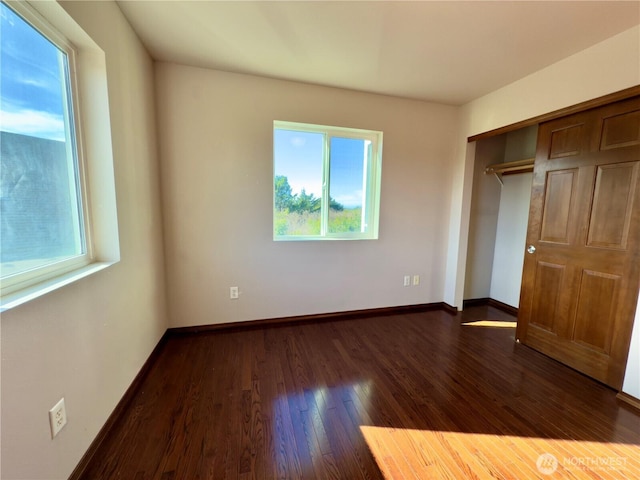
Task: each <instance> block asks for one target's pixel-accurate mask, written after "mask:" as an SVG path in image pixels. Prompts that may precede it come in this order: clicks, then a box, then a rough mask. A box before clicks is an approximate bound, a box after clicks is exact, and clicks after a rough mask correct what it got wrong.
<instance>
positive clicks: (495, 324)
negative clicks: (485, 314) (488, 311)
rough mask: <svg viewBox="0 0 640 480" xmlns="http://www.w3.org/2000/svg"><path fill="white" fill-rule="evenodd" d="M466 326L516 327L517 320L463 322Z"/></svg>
mask: <svg viewBox="0 0 640 480" xmlns="http://www.w3.org/2000/svg"><path fill="white" fill-rule="evenodd" d="M462 325H463V326H465V327H496V328H516V325H517V322H506V321H501V320H475V321H473V322H466V323H463V324H462Z"/></svg>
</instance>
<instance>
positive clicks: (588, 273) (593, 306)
mask: <svg viewBox="0 0 640 480" xmlns="http://www.w3.org/2000/svg"><path fill="white" fill-rule="evenodd" d="M619 283H620V276H618V275H609V274H608V273H602V272H594V271H592V270H584V271H583V272H582V280H581V282H580V293H579V296H578V304H577V309H576V319H575V322H574V327H573V335H572V340H573V341H576V342H581V343H582V344H584V345H585V346H587V347H591V348H593V349H596V350H599V351H601V352H603V353H606V354H608V353H610V350H611V328H612V326H613V322H604V321H603V319H607V318H611V316H612V313H613V300H614V298H616V296H617V289H618V286H619Z"/></svg>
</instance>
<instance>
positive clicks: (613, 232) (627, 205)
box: [587, 162, 638, 249]
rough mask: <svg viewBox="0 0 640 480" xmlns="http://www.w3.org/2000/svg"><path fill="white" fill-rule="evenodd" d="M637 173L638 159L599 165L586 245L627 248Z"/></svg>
mask: <svg viewBox="0 0 640 480" xmlns="http://www.w3.org/2000/svg"><path fill="white" fill-rule="evenodd" d="M637 175H638V162H630V163H622V164H619V163H614V164H610V165H600V166H599V167H598V171H597V174H596V185H595V192H594V196H593V206H592V208H591V218H590V221H589V237H588V239H587V245H588V246H590V247H606V248H620V249H624V248H626V245H627V237H628V234H629V226H630V224H631V213H632V211H633V209H632V207H633V199H634V196H635V186H636V184H637V178H636V177H637Z"/></svg>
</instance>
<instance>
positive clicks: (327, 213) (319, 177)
mask: <svg viewBox="0 0 640 480" xmlns="http://www.w3.org/2000/svg"><path fill="white" fill-rule="evenodd" d="M273 147H274V148H273V150H274V162H273V163H274V203H273V234H274V239H275V240H323V239H375V238H378V210H379V204H380V168H381V156H382V132H376V131H371V130H358V129H352V128H339V127H326V126H321V125H308V124H300V123H291V122H280V121H276V122H274V129H273Z"/></svg>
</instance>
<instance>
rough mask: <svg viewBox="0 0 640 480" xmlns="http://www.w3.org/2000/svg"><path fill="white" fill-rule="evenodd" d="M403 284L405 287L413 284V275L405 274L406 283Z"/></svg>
mask: <svg viewBox="0 0 640 480" xmlns="http://www.w3.org/2000/svg"><path fill="white" fill-rule="evenodd" d="M403 285H404V286H405V287H408V286H409V285H411V276H409V275H405V276H404V283H403Z"/></svg>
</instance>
